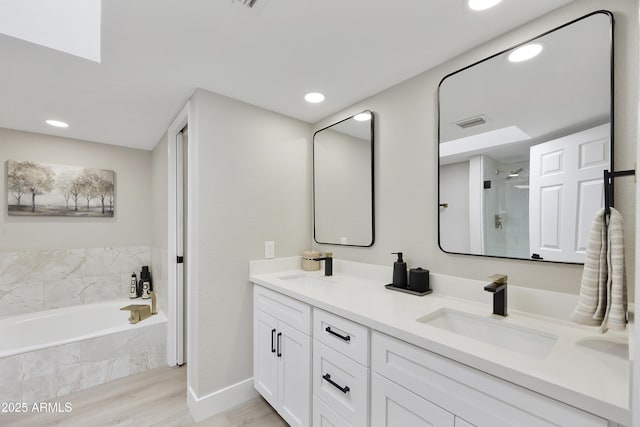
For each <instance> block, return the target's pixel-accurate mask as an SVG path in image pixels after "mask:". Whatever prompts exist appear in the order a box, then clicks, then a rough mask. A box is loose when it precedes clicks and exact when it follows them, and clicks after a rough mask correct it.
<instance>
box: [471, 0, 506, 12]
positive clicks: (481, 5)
mask: <svg viewBox="0 0 640 427" xmlns="http://www.w3.org/2000/svg"><path fill="white" fill-rule="evenodd" d="M501 1H502V0H469V1H468V2H467V5H468V6H469V9H471V10H486V9H491V8H492V7H493V6H495V5H497V4H498V3H500V2H501Z"/></svg>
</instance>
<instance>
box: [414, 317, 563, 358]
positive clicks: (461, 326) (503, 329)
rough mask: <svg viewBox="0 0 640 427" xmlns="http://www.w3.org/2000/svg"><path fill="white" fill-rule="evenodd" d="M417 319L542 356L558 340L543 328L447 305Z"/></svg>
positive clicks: (547, 352) (471, 337) (523, 352)
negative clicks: (453, 308) (532, 327)
mask: <svg viewBox="0 0 640 427" xmlns="http://www.w3.org/2000/svg"><path fill="white" fill-rule="evenodd" d="M417 321H418V322H420V323H424V324H426V325H429V326H434V327H436V328H440V329H444V330H445V331H449V332H452V333H454V334H458V335H462V336H465V337H467V338H470V339H473V340H477V341H482V342H484V343H487V344H491V345H494V346H496V347H500V348H502V349H506V350H511V351H515V352H517V353H521V354H526V355H528V356H533V357H537V358H543V357H544V356H546V355H547V354H549V352H550V351H551V349H552V348H553V346H554V345H555V343H556V341H557V340H558V337H557V336H555V335H552V334H549V333H546V332H540V331H537V330H535V329H529V328H524V327H521V326H515V325H510V324H506V323H503V322H502V321H501V320H500V319H494V318H491V317H486V318H485V317H481V316H477V315H474V314H469V313H465V312H462V311H457V310H452V309H448V308H442V309H440V310H437V311H435V312H433V313H431V314H429V315H427V316H424V317H421V318H419V319H417Z"/></svg>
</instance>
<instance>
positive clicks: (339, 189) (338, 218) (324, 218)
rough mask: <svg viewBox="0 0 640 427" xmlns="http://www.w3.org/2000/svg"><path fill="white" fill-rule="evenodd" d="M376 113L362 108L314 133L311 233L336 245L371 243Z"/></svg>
mask: <svg viewBox="0 0 640 427" xmlns="http://www.w3.org/2000/svg"><path fill="white" fill-rule="evenodd" d="M374 121H375V115H374V114H373V113H372V112H371V111H363V112H361V113H359V114H356V115H355V116H353V117H349V118H347V119H345V120H342V121H340V122H338V123H335V124H333V125H331V126H328V127H326V128H324V129H320V130H319V131H317V132H316V133H315V134H314V135H313V222H314V229H313V236H314V239H315V241H316V242H318V243H323V244H332V245H347V246H371V245H373V242H374V222H373V217H374V215H373V140H374Z"/></svg>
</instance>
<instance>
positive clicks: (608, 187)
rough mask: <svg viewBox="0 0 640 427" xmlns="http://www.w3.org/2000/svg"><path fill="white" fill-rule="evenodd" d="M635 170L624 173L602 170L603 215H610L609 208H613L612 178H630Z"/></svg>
mask: <svg viewBox="0 0 640 427" xmlns="http://www.w3.org/2000/svg"><path fill="white" fill-rule="evenodd" d="M635 174H636V170H635V169H629V170H625V171H611V172H609V170H608V169H605V170H604V174H603V175H604V214H605V215H610V214H611V208H612V207H613V178H617V177H619V176H630V175H635Z"/></svg>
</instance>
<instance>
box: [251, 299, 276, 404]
mask: <svg viewBox="0 0 640 427" xmlns="http://www.w3.org/2000/svg"><path fill="white" fill-rule="evenodd" d="M253 324H254V329H253V373H254V375H253V385H254V387H255V388H256V390H257V391H258V392H259V393H260V394H261V395H262V397H264V398H265V400H266V401H267V402H269V404H270V405H271V406H273V407H274V408H277V404H278V402H277V398H276V397H277V393H278V359H277V355H276V352H275V348H276V329H277V325H278V321H277V320H276V319H275V318H274V317H273V316H269V315H268V314H266V313H265V312H263V311H261V310H254V313H253Z"/></svg>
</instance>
